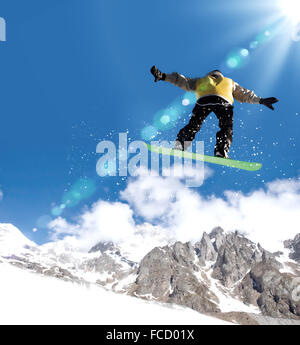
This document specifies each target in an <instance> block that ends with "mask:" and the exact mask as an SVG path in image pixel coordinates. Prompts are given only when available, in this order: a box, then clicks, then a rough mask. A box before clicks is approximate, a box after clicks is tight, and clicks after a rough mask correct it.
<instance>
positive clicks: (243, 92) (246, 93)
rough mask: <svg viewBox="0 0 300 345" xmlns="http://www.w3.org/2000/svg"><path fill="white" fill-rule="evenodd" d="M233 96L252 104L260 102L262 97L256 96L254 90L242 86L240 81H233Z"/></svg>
mask: <svg viewBox="0 0 300 345" xmlns="http://www.w3.org/2000/svg"><path fill="white" fill-rule="evenodd" d="M232 94H233V97H234V98H235V99H236V100H237V101H238V102H241V103H251V104H259V103H260V99H261V98H260V97H258V96H256V94H255V93H254V91H251V90H248V89H246V88H244V87H241V86H240V85H239V84H238V83H236V82H234V83H233V92H232Z"/></svg>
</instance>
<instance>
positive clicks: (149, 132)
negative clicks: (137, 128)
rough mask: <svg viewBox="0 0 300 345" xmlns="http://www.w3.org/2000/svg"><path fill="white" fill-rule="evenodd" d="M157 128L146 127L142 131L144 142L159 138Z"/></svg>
mask: <svg viewBox="0 0 300 345" xmlns="http://www.w3.org/2000/svg"><path fill="white" fill-rule="evenodd" d="M157 134H158V132H157V128H156V127H154V126H146V127H144V128H143V129H142V132H141V136H142V138H143V139H144V140H147V141H149V140H152V139H154V138H155V137H156V136H157Z"/></svg>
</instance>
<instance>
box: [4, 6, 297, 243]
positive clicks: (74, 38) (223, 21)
mask: <svg viewBox="0 0 300 345" xmlns="http://www.w3.org/2000/svg"><path fill="white" fill-rule="evenodd" d="M0 16H1V17H3V18H5V21H6V25H7V41H6V42H0V54H1V55H0V59H1V60H0V61H1V64H0V71H1V82H0V93H1V102H0V114H1V127H0V131H1V132H0V190H1V191H2V193H3V197H2V200H1V201H0V222H3V223H4V222H8V223H13V224H14V225H16V226H18V227H19V228H20V229H22V231H23V232H24V233H25V234H26V235H27V236H28V237H30V238H31V239H32V240H34V241H36V242H38V243H42V242H44V241H47V240H48V231H47V229H45V228H42V227H41V226H39V224H41V220H43V219H51V218H53V215H52V214H51V210H53V208H54V207H55V205H60V204H61V203H62V199H63V196H64V195H65V193H66V192H67V191H68V190H70V188H72V185H74V184H75V183H76V182H78V180H80V179H82V178H88V179H89V180H91V181H92V182H93V184H94V186H95V190H94V193H93V194H92V195H90V196H89V197H87V198H86V199H85V200H83V201H82V202H80V203H79V204H77V205H76V206H74V207H72V208H68V209H65V210H64V213H63V216H64V217H65V218H67V219H72V218H73V217H75V216H76V215H77V214H78V213H79V212H80V211H81V210H82V209H83V208H84V207H89V206H90V205H91V204H92V203H93V202H94V201H96V200H98V199H103V200H111V201H114V200H117V199H118V197H119V192H120V190H122V189H124V188H125V186H126V182H127V181H126V179H121V178H118V177H99V176H98V175H97V174H96V163H97V160H98V159H99V156H98V155H96V153H95V150H96V145H97V143H98V142H99V141H100V140H103V139H111V140H116V139H117V133H119V132H125V131H128V133H129V134H128V136H129V137H130V138H131V139H132V140H141V131H142V129H143V128H144V127H145V126H147V125H149V124H151V123H152V122H153V117H154V115H155V113H156V112H157V111H159V110H160V109H163V108H165V107H167V106H168V105H169V104H171V103H172V102H173V101H174V100H176V99H179V98H180V97H182V96H183V91H182V90H180V89H178V88H175V87H174V86H172V85H170V84H166V83H163V82H161V83H157V84H154V82H153V77H152V76H151V74H150V73H149V69H150V67H151V66H152V65H153V64H156V65H157V66H158V67H159V68H160V69H161V70H163V71H165V72H173V71H178V72H180V73H182V74H184V75H186V76H191V77H196V76H203V75H204V74H206V73H207V72H208V71H210V70H212V69H215V68H222V67H224V64H225V63H226V61H227V60H226V59H227V58H228V54H230V53H231V52H233V51H235V50H236V49H243V48H244V49H248V51H249V57H248V60H247V63H246V64H245V65H244V66H241V67H240V68H232V69H230V68H226V72H227V76H229V77H231V78H232V79H234V80H235V81H237V82H238V83H239V84H241V85H242V86H244V87H247V88H250V89H253V90H254V91H255V92H256V94H257V95H259V96H262V97H270V96H274V97H277V98H279V100H280V102H279V103H277V104H276V105H275V108H276V111H274V112H272V111H270V110H269V109H267V108H264V107H262V106H260V105H248V104H243V105H241V104H240V103H238V102H236V103H235V114H234V121H235V124H234V142H233V146H232V150H231V157H232V158H235V159H239V160H255V161H259V162H262V163H263V169H262V170H261V171H260V172H258V173H249V172H245V171H237V170H235V169H228V168H226V169H225V168H222V167H217V166H210V167H211V168H212V169H213V170H214V174H213V176H212V177H211V178H210V179H208V180H207V181H205V184H204V185H203V186H202V187H201V188H199V192H200V193H201V194H202V195H204V196H209V195H212V194H214V195H217V196H222V195H223V192H224V191H225V190H240V191H242V192H243V193H248V192H251V191H252V190H255V189H259V188H264V187H265V184H266V183H267V182H270V181H273V180H274V179H277V178H279V179H282V178H285V179H286V178H294V177H296V176H298V175H299V168H300V167H299V161H298V157H299V147H300V137H299V125H300V107H299V102H298V99H299V90H298V87H299V78H300V70H299V61H300V41H299V42H297V41H293V40H292V39H291V26H290V20H289V19H288V18H282V20H281V21H279V20H280V18H281V17H282V12H280V10H279V9H278V7H277V6H276V2H275V1H269V0H268V1H258V0H255V1H253V0H252V1H243V2H240V1H237V0H227V1H226V4H225V2H224V1H221V0H212V1H197V0H190V1H188V2H187V1H183V0H182V1H179V0H178V1H171V0H165V1H157V0H152V1H138V0H132V1H123V0H111V1H105V0H90V1H83V0H63V1H62V0H51V1H50V0H44V1H43V2H41V1H38V0H27V1H21V0H16V1H13V2H9V1H6V2H5V3H2V6H1V12H0ZM274 25H275V26H274ZM266 31H270V37H268V39H265V40H263V41H261V43H260V44H259V45H258V47H257V48H256V49H252V50H251V48H250V47H249V45H250V43H251V42H254V41H256V40H258V39H259V37H261V36H260V35H262V34H263V33H265V32H266ZM184 118H187V114H183V116H182V118H181V119H180V120H179V121H178V122H177V123H176V126H174V127H173V128H171V129H169V130H166V131H163V132H162V133H161V134H160V135H158V139H165V140H174V139H175V137H176V133H177V132H178V130H179V129H180V128H181V126H182V125H183V121H184ZM216 131H217V121H216V118H215V116H214V115H212V116H211V117H210V118H208V120H207V121H206V123H205V125H204V126H203V128H202V130H201V132H200V133H199V134H198V135H197V139H198V140H204V142H205V151H206V153H207V154H212V152H213V146H214V138H215V133H216ZM210 138H213V142H210ZM47 217H48V218H47ZM36 227H37V228H38V231H36V232H32V229H33V228H36Z"/></svg>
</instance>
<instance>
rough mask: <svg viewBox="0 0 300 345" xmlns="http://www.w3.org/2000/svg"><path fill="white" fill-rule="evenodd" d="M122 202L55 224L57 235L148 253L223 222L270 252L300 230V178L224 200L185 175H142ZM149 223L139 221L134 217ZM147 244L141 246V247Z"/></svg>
mask: <svg viewBox="0 0 300 345" xmlns="http://www.w3.org/2000/svg"><path fill="white" fill-rule="evenodd" d="M120 197H121V200H122V201H120V202H114V203H111V202H106V201H98V202H97V203H95V204H94V205H93V206H92V208H91V209H90V210H87V211H85V212H83V213H82V214H81V215H80V216H79V217H78V219H77V222H76V223H75V224H69V223H68V222H67V221H66V220H65V219H63V218H57V219H55V220H53V221H52V222H51V223H50V225H49V226H50V229H51V231H52V238H53V239H54V240H55V239H57V238H58V237H59V236H61V235H68V236H69V237H76V238H77V240H78V241H79V242H80V243H81V245H82V246H83V247H85V248H87V249H89V248H88V247H89V246H92V245H94V244H95V243H96V242H97V241H100V240H112V241H115V242H119V243H120V242H123V243H125V244H127V246H128V248H129V247H130V243H131V244H132V243H133V244H134V243H135V246H136V247H139V248H136V249H139V250H142V249H143V250H144V253H145V252H146V245H147V244H148V245H149V248H148V247H147V248H148V249H149V250H150V249H151V247H150V245H151V246H152V247H153V246H155V245H163V244H166V243H168V242H170V241H174V240H175V239H176V240H180V241H183V242H185V241H197V240H199V239H200V238H201V236H202V233H203V232H204V231H207V232H209V231H211V230H212V229H213V228H214V227H215V226H221V227H222V228H224V230H225V231H234V230H240V231H241V232H243V233H244V234H245V235H246V236H247V237H249V238H250V239H251V240H253V241H255V242H260V244H261V245H262V246H263V247H264V248H266V249H268V250H271V251H275V250H279V249H280V246H281V244H282V241H284V240H286V239H289V238H293V237H294V236H295V235H296V234H297V233H300V226H299V224H300V211H299V210H300V180H299V179H291V180H276V181H273V182H272V183H269V184H267V185H266V187H265V189H259V190H255V191H253V192H252V193H249V194H243V193H242V192H234V191H226V192H225V193H224V198H221V197H215V196H210V197H203V196H202V195H201V194H199V193H197V192H196V190H195V189H193V188H187V187H186V186H185V184H184V182H183V181H182V180H181V179H180V178H178V177H177V178H176V177H161V176H151V175H149V174H145V173H140V175H139V176H137V177H136V178H132V179H130V180H129V182H128V184H127V187H126V188H125V190H123V191H121V193H120ZM137 218H138V219H139V220H140V223H141V220H142V222H143V221H146V222H147V224H146V225H145V224H139V225H137V222H136V221H135V219H137ZM141 247H142V248H141Z"/></svg>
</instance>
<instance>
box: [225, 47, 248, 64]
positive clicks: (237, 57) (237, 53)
mask: <svg viewBox="0 0 300 345" xmlns="http://www.w3.org/2000/svg"><path fill="white" fill-rule="evenodd" d="M249 56H250V53H249V50H248V49H246V48H239V49H236V50H234V51H232V52H231V53H230V54H228V56H227V59H226V65H227V67H229V68H230V69H238V68H241V67H244V66H245V65H246V63H247V62H248V60H249Z"/></svg>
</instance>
